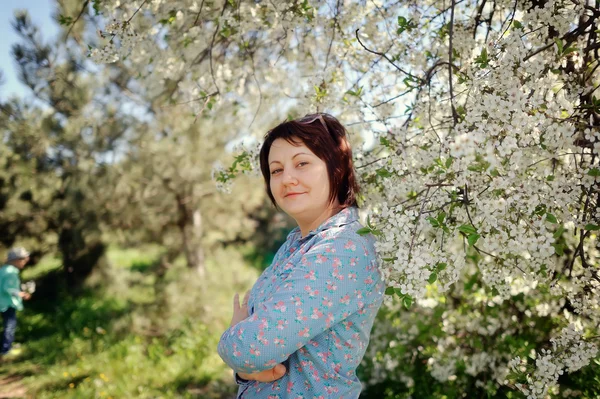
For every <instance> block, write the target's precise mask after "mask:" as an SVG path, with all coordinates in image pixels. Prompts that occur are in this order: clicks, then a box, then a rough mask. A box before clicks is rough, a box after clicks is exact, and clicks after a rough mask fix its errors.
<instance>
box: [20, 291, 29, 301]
mask: <svg viewBox="0 0 600 399" xmlns="http://www.w3.org/2000/svg"><path fill="white" fill-rule="evenodd" d="M19 296H20V297H21V298H23V299H24V300H26V301H28V300H29V299H31V294H30V293H28V292H23V291H21V292H19Z"/></svg>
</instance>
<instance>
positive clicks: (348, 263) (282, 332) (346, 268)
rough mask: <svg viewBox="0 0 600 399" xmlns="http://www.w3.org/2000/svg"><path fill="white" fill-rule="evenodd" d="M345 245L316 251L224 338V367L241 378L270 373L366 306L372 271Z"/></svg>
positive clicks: (220, 348) (320, 247) (221, 352)
mask: <svg viewBox="0 0 600 399" xmlns="http://www.w3.org/2000/svg"><path fill="white" fill-rule="evenodd" d="M346 241H347V240H346ZM346 241H344V240H343V239H342V242H341V243H337V244H338V245H334V243H333V242H332V241H329V242H322V243H319V244H317V245H315V246H314V247H312V248H311V249H310V250H309V251H308V252H307V253H306V254H305V255H304V256H303V257H302V259H301V262H300V263H299V264H296V265H294V267H293V268H292V270H291V272H290V273H289V275H288V276H287V277H286V278H285V279H283V280H282V281H281V282H279V286H278V287H277V288H276V290H275V292H274V294H273V295H272V296H271V297H270V298H268V299H267V300H266V301H265V302H263V303H259V304H256V305H255V306H254V314H253V315H252V316H250V317H248V318H246V319H244V320H242V321H240V322H239V323H237V324H236V325H233V326H231V327H230V328H229V329H228V330H227V331H225V332H224V333H223V335H222V336H221V340H220V342H219V345H218V352H219V355H220V356H221V358H223V360H224V361H225V363H227V364H228V365H229V366H230V367H231V368H232V369H233V370H234V371H236V372H238V373H242V374H244V373H257V372H262V371H266V370H271V369H273V368H274V367H275V366H276V365H277V364H279V363H281V362H283V361H285V360H286V359H287V358H288V357H289V356H290V355H291V354H292V353H294V352H295V351H297V350H298V349H300V348H302V347H303V346H304V345H306V344H307V343H308V342H309V341H310V340H311V339H313V338H314V337H315V336H317V335H319V334H321V333H322V332H324V331H326V330H327V329H329V328H330V327H331V326H333V325H334V324H335V323H339V322H341V321H343V320H344V319H345V318H347V317H348V316H350V315H351V314H352V313H354V312H356V311H358V310H360V309H362V308H363V307H365V303H364V302H363V301H364V298H363V299H361V297H362V294H363V293H364V292H365V291H366V290H368V289H369V285H370V284H375V281H374V280H375V279H374V278H372V271H373V268H370V267H368V266H372V265H369V264H368V260H367V259H368V258H367V257H365V256H361V255H363V254H362V252H358V251H356V250H355V249H354V251H352V250H349V249H347V248H345V247H342V246H343V244H345V242H346ZM340 244H341V245H340ZM354 248H356V247H354ZM362 250H363V249H362V248H359V251H362ZM240 376H242V375H240Z"/></svg>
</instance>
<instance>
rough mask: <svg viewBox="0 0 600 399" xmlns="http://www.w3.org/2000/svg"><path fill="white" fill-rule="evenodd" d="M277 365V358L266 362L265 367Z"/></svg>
mask: <svg viewBox="0 0 600 399" xmlns="http://www.w3.org/2000/svg"><path fill="white" fill-rule="evenodd" d="M276 365H277V362H276V361H275V359H272V360H269V361H268V362H266V363H265V367H275V366H276Z"/></svg>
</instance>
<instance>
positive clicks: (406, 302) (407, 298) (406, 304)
mask: <svg viewBox="0 0 600 399" xmlns="http://www.w3.org/2000/svg"><path fill="white" fill-rule="evenodd" d="M412 302H413V301H412V298H411V297H410V296H408V295H407V296H405V297H404V299H402V304H403V305H404V307H405V308H406V309H408V308H410V307H411V305H412Z"/></svg>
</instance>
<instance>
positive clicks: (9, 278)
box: [2, 274, 21, 297]
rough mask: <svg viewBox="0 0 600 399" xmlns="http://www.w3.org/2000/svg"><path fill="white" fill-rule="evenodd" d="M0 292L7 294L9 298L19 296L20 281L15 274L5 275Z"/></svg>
mask: <svg viewBox="0 0 600 399" xmlns="http://www.w3.org/2000/svg"><path fill="white" fill-rule="evenodd" d="M2 291H4V292H7V293H8V294H9V295H11V296H15V297H20V296H21V280H20V279H19V276H17V275H16V274H7V275H6V276H5V279H4V282H3V283H2Z"/></svg>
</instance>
